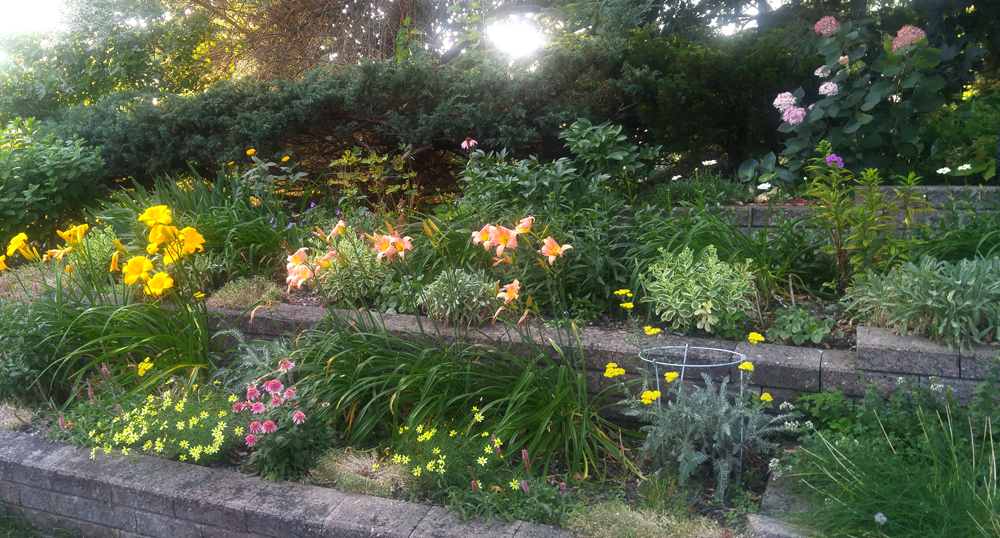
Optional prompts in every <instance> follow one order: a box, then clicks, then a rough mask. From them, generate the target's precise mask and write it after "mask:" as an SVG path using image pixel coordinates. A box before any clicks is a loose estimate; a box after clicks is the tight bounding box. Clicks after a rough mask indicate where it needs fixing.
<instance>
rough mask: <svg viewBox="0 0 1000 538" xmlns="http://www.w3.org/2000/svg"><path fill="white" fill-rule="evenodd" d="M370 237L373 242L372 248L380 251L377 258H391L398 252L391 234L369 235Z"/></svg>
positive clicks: (379, 259) (380, 259)
mask: <svg viewBox="0 0 1000 538" xmlns="http://www.w3.org/2000/svg"><path fill="white" fill-rule="evenodd" d="M366 235H367V234H366ZM368 239H370V240H371V242H372V248H374V249H375V250H376V251H378V255H377V256H375V259H376V260H378V261H382V256H385V257H386V258H390V259H391V258H392V256H393V255H394V254H396V247H395V245H394V244H393V237H392V236H391V235H377V236H371V235H369V236H368Z"/></svg>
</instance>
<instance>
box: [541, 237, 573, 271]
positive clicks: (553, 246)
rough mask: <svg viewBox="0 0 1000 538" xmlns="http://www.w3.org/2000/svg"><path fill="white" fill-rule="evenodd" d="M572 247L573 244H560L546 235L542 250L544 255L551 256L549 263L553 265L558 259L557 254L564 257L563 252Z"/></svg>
mask: <svg viewBox="0 0 1000 538" xmlns="http://www.w3.org/2000/svg"><path fill="white" fill-rule="evenodd" d="M572 248H573V246H572V245H568V244H567V245H562V246H559V243H556V240H555V239H552V238H551V237H546V238H545V239H544V240H542V250H541V251H540V252H541V253H542V256H548V257H549V265H552V264H553V263H554V262H555V261H556V256H559V257H560V258H562V255H563V253H564V252H566V251H567V250H570V249H572Z"/></svg>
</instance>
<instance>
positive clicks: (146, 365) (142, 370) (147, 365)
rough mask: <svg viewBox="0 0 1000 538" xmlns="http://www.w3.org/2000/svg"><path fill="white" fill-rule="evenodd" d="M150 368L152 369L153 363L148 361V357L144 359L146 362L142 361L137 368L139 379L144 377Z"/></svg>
mask: <svg viewBox="0 0 1000 538" xmlns="http://www.w3.org/2000/svg"><path fill="white" fill-rule="evenodd" d="M152 367H153V363H152V362H150V361H149V357H146V360H144V361H142V362H140V363H139V366H138V369H139V377H142V376H144V375H146V372H148V371H149V369H150V368H152Z"/></svg>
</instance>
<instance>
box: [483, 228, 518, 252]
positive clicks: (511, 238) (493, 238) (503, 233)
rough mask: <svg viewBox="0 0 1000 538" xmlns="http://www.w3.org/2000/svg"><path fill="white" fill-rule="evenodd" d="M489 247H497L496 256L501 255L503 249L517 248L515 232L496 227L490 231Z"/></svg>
mask: <svg viewBox="0 0 1000 538" xmlns="http://www.w3.org/2000/svg"><path fill="white" fill-rule="evenodd" d="M490 246H495V247H497V256H500V255H501V254H503V249H505V248H517V231H516V230H508V229H507V228H504V227H503V226H497V227H496V228H495V229H491V230H490Z"/></svg>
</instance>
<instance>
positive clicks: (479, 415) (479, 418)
mask: <svg viewBox="0 0 1000 538" xmlns="http://www.w3.org/2000/svg"><path fill="white" fill-rule="evenodd" d="M485 418H486V417H484V416H483V414H482V413H476V415H475V416H474V417H472V420H474V421H476V422H482V421H483V420H485Z"/></svg>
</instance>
